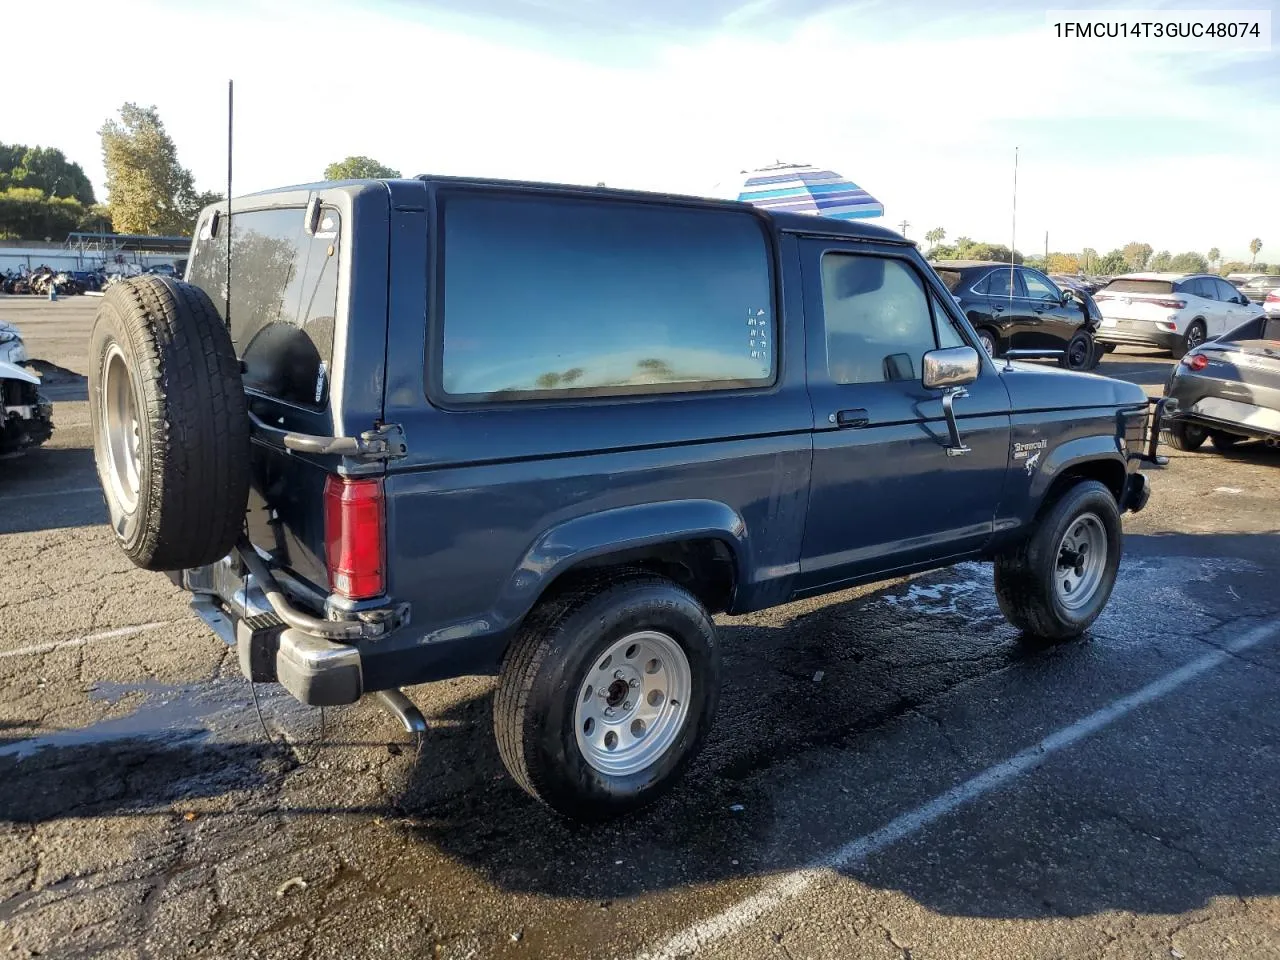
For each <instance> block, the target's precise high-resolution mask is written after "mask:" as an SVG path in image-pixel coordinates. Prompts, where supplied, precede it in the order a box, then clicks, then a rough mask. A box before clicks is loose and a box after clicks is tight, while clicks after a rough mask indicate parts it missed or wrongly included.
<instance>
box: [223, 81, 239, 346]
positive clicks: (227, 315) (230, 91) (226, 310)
mask: <svg viewBox="0 0 1280 960" xmlns="http://www.w3.org/2000/svg"><path fill="white" fill-rule="evenodd" d="M235 102H236V97H235V81H234V80H228V81H227V285H226V287H225V289H226V301H225V303H224V305H223V319H224V320H225V321H226V324H227V329H228V330H230V329H231V166H232V163H231V161H232V156H233V154H232V129H233V121H234V118H235Z"/></svg>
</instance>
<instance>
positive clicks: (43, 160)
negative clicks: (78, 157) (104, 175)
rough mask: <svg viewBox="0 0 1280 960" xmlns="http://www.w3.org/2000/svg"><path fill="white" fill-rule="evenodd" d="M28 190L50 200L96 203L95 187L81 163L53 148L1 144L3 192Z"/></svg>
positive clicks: (86, 204) (0, 182)
mask: <svg viewBox="0 0 1280 960" xmlns="http://www.w3.org/2000/svg"><path fill="white" fill-rule="evenodd" d="M10 187H26V188H31V189H35V190H39V191H41V192H42V193H44V194H45V195H46V196H48V197H56V198H60V199H70V200H75V201H77V202H79V203H81V204H83V205H84V206H89V205H90V204H92V203H93V201H94V197H93V184H91V183H90V182H89V178H88V177H87V176H86V175H85V172H84V170H83V168H81V166H80V164H78V163H71V162H70V161H68V160H67V158H66V156H65V155H64V154H63V152H62V151H61V150H55V149H54V148H53V147H28V146H24V145H22V144H17V143H15V144H4V143H0V190H7V189H9V188H10Z"/></svg>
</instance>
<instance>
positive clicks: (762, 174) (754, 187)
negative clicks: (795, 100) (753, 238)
mask: <svg viewBox="0 0 1280 960" xmlns="http://www.w3.org/2000/svg"><path fill="white" fill-rule="evenodd" d="M737 188H738V190H737V194H736V199H738V200H743V201H745V202H747V203H750V204H753V205H754V206H757V207H761V208H763V209H765V210H772V211H774V212H778V213H808V214H813V215H814V216H819V217H831V218H832V219H835V220H861V219H863V218H864V217H882V216H884V204H882V203H881V202H880V201H879V200H877V199H876V198H875V197H873V196H871V194H869V193H867V191H865V190H863V189H862V188H861V187H860V186H858V185H857V184H856V183H854V182H853V181H852V180H847V179H845V178H844V177H842V176H840V174H838V173H836V172H834V171H832V170H823V169H822V168H821V167H811V166H809V165H808V164H800V163H777V164H774V165H773V166H771V167H761V168H760V169H759V170H752V171H750V172H744V173H742V174H741V178H740V179H739V181H738V182H737ZM728 195H729V196H734V194H733V193H732V192H729V194H728Z"/></svg>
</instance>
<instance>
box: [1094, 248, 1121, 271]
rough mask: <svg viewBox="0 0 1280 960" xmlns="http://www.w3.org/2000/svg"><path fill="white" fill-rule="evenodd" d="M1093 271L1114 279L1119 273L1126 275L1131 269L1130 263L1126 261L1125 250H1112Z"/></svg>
mask: <svg viewBox="0 0 1280 960" xmlns="http://www.w3.org/2000/svg"><path fill="white" fill-rule="evenodd" d="M1093 269H1094V270H1096V271H1097V272H1098V273H1100V274H1101V275H1102V276H1104V277H1114V276H1115V275H1116V274H1117V273H1124V272H1125V271H1126V270H1127V269H1129V261H1128V260H1127V259H1125V255H1124V251H1123V250H1112V251H1111V252H1110V253H1108V254H1107V255H1106V256H1105V257H1103V258H1102V259H1100V260H1099V261H1098V263H1097V265H1096V266H1094V268H1093Z"/></svg>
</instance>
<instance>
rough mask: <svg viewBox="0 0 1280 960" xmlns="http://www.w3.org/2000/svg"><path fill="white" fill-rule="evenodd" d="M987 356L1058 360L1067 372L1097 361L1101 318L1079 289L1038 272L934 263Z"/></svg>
mask: <svg viewBox="0 0 1280 960" xmlns="http://www.w3.org/2000/svg"><path fill="white" fill-rule="evenodd" d="M933 267H934V269H935V270H937V271H938V276H940V277H941V278H942V282H943V283H945V284H946V285H947V289H948V290H950V291H951V295H952V296H953V297H955V299H956V302H957V303H959V304H960V309H961V310H963V311H964V314H965V316H966V317H967V318H968V320H969V323H970V325H971V326H972V327H973V329H974V332H975V333H977V335H978V339H979V340H980V341H981V342H982V347H983V349H984V350H986V351H987V354H988V356H995V357H999V356H1004V354H1005V353H1006V352H1008V351H1009V350H1017V351H1020V352H1021V351H1027V352H1028V353H1027V355H1029V354H1030V352H1031V351H1035V352H1036V353H1038V354H1040V355H1048V356H1057V357H1059V358H1060V362H1061V363H1062V365H1063V366H1064V367H1066V368H1067V369H1069V370H1091V369H1093V368H1094V367H1096V366H1097V362H1098V360H1099V359H1100V357H1101V353H1100V351H1099V350H1098V349H1097V348H1096V345H1095V343H1094V337H1093V335H1094V333H1095V331H1097V329H1098V326H1099V324H1101V323H1102V313H1101V311H1099V309H1098V305H1097V304H1096V303H1094V302H1093V298H1092V297H1091V296H1090V295H1089V293H1088V292H1087V291H1085V290H1083V289H1080V290H1062V289H1060V288H1059V287H1058V286H1057V284H1055V283H1054V282H1053V281H1052V280H1050V279H1049V278H1048V277H1046V276H1045V275H1044V274H1043V273H1041V272H1040V271H1039V270H1032V269H1031V268H1030V267H1019V266H1011V265H1009V264H1007V263H992V262H989V261H979V260H945V261H940V262H938V263H935V264H933Z"/></svg>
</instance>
